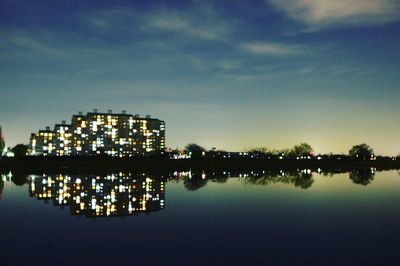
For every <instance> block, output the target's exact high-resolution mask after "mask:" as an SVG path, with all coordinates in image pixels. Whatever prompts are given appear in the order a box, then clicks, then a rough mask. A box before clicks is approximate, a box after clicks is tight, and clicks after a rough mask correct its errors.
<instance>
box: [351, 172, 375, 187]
mask: <svg viewBox="0 0 400 266" xmlns="http://www.w3.org/2000/svg"><path fill="white" fill-rule="evenodd" d="M349 177H350V179H351V180H352V181H353V183H354V184H359V185H363V186H366V185H368V184H370V183H371V182H372V181H373V180H374V177H375V172H374V171H372V170H371V169H361V170H353V171H351V172H350V173H349Z"/></svg>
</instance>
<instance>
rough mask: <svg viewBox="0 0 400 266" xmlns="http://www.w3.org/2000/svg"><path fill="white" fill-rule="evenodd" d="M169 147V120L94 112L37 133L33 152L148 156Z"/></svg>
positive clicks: (73, 117)
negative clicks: (166, 136)
mask: <svg viewBox="0 0 400 266" xmlns="http://www.w3.org/2000/svg"><path fill="white" fill-rule="evenodd" d="M164 148H165V123H164V121H161V120H159V119H155V118H151V117H150V116H146V117H140V116H139V115H130V114H127V113H126V112H125V111H122V113H119V114H115V113H112V111H111V110H109V111H108V112H107V113H99V112H97V110H96V109H95V110H94V111H93V112H90V113H87V114H86V115H83V113H81V112H80V113H79V114H77V115H73V116H72V120H71V124H67V123H66V122H65V121H63V122H62V123H61V124H56V125H55V127H54V130H50V128H49V127H47V128H46V130H40V131H39V132H37V133H33V134H32V135H31V139H30V155H43V156H69V155H109V156H118V157H131V156H148V155H152V154H156V153H159V152H161V151H163V150H164Z"/></svg>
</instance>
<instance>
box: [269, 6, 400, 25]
mask: <svg viewBox="0 0 400 266" xmlns="http://www.w3.org/2000/svg"><path fill="white" fill-rule="evenodd" d="M267 2H268V3H269V4H271V5H272V6H273V7H274V8H276V9H277V10H280V11H282V12H284V13H285V15H286V16H287V17H289V18H290V19H292V20H295V21H299V22H301V23H303V24H304V25H306V26H307V30H309V31H317V30H321V29H325V28H336V27H344V26H360V25H380V24H386V23H391V22H395V21H399V20H400V1H399V0H366V1H363V0H318V1H315V0H267Z"/></svg>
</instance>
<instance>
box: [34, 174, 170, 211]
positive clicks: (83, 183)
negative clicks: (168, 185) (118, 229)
mask: <svg viewBox="0 0 400 266" xmlns="http://www.w3.org/2000/svg"><path fill="white" fill-rule="evenodd" d="M29 191H30V196H31V197H36V198H38V199H40V200H45V201H48V200H51V201H53V203H54V205H55V206H61V207H63V206H69V207H70V208H71V214H72V215H85V216H87V217H107V216H128V215H133V214H137V213H141V212H145V213H149V212H154V211H158V210H161V209H163V208H164V206H165V182H164V181H163V180H161V179H160V178H151V177H149V176H146V175H145V174H139V175H135V176H133V175H131V174H124V173H119V174H111V175H107V176H68V175H32V176H30V178H29Z"/></svg>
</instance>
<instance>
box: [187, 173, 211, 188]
mask: <svg viewBox="0 0 400 266" xmlns="http://www.w3.org/2000/svg"><path fill="white" fill-rule="evenodd" d="M207 181H208V180H207V179H203V178H201V177H195V176H192V177H191V178H190V177H185V179H184V180H183V185H184V186H185V188H186V189H187V190H191V191H194V190H198V189H200V188H202V187H204V186H205V185H207Z"/></svg>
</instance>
